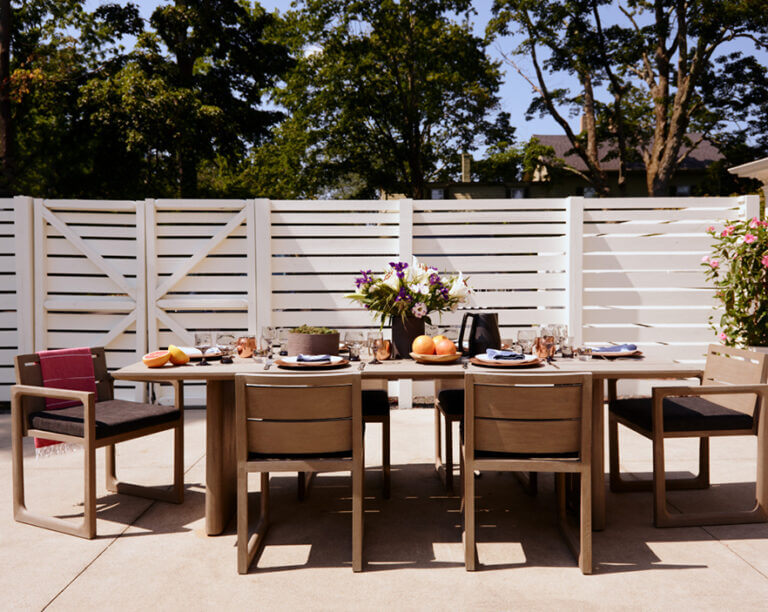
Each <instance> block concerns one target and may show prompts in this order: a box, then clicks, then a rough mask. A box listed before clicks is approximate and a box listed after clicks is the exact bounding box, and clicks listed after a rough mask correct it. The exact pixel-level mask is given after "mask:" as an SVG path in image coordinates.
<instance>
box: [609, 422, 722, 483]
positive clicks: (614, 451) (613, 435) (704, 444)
mask: <svg viewBox="0 0 768 612" xmlns="http://www.w3.org/2000/svg"><path fill="white" fill-rule="evenodd" d="M608 464H609V474H610V487H611V491H613V492H614V493H629V492H634V491H653V488H654V485H653V480H647V479H645V480H629V479H626V478H623V477H622V475H621V467H620V455H619V422H618V421H617V420H616V418H615V417H614V416H613V414H612V413H609V414H608ZM666 487H667V489H668V490H670V491H688V490H691V489H707V488H709V438H699V473H698V474H697V475H696V476H694V477H693V478H668V479H667V483H666Z"/></svg>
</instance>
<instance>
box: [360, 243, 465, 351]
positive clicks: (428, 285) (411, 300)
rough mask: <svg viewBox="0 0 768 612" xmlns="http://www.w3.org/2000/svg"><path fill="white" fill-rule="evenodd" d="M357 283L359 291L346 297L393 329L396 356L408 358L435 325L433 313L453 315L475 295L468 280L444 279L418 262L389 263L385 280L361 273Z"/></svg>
mask: <svg viewBox="0 0 768 612" xmlns="http://www.w3.org/2000/svg"><path fill="white" fill-rule="evenodd" d="M360 272H361V274H362V276H360V277H358V278H356V279H355V285H356V287H357V290H356V291H355V292H354V293H350V294H347V295H346V296H345V297H347V298H348V299H350V300H354V301H355V302H358V303H360V304H362V305H363V306H364V307H365V308H366V309H368V310H370V311H371V312H372V313H374V320H375V319H378V320H379V321H380V323H381V325H382V326H383V325H384V323H385V322H388V323H391V325H392V343H393V344H394V346H395V350H396V353H397V355H399V356H400V357H406V358H407V357H408V356H409V354H410V351H411V343H412V342H413V340H414V338H416V337H417V336H421V335H422V334H424V324H425V323H432V321H431V320H430V316H429V315H430V313H432V312H445V311H454V310H456V309H457V308H458V307H459V304H461V303H463V302H465V301H466V300H467V299H468V297H469V294H470V293H471V292H472V290H471V289H470V287H469V285H468V284H467V279H466V278H464V277H463V276H462V274H461V273H459V274H458V276H450V277H442V276H440V273H439V272H438V271H437V268H431V267H429V266H426V265H424V264H422V263H419V262H418V261H416V258H415V257H414V263H413V265H412V266H409V265H408V264H407V263H405V262H402V261H401V262H390V263H389V266H388V267H387V269H386V270H385V271H384V274H383V275H382V276H375V275H374V274H373V273H372V272H371V271H370V270H361V271H360Z"/></svg>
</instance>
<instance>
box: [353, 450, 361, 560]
mask: <svg viewBox="0 0 768 612" xmlns="http://www.w3.org/2000/svg"><path fill="white" fill-rule="evenodd" d="M360 463H361V464H360V465H355V466H353V468H352V571H353V572H361V571H363V516H364V514H363V477H364V468H363V465H362V462H360Z"/></svg>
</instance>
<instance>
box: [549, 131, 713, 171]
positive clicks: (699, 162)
mask: <svg viewBox="0 0 768 612" xmlns="http://www.w3.org/2000/svg"><path fill="white" fill-rule="evenodd" d="M688 137H689V138H690V139H691V141H692V142H694V143H695V142H697V141H698V140H699V138H701V134H697V133H691V134H688ZM534 138H537V139H538V140H539V142H540V143H541V144H543V145H545V146H549V147H552V148H553V149H554V150H555V155H556V156H557V157H559V158H561V159H564V160H565V162H566V163H567V164H568V165H569V166H570V167H571V168H574V169H576V170H580V171H585V170H586V169H587V165H586V164H585V163H584V161H583V160H582V159H581V157H579V156H578V155H576V154H575V153H573V152H571V149H572V147H571V142H570V141H569V140H568V137H567V136H565V135H555V134H534ZM688 149H689V147H688V146H686V145H685V144H683V145H682V147H681V148H680V153H681V154H682V153H685V152H686V151H687V150H688ZM610 151H611V147H610V146H609V145H608V144H606V143H603V144H601V146H600V148H599V150H598V154H599V157H600V159H601V160H602V159H604V158H605V156H606V155H607V154H608V153H609V152H610ZM722 158H723V156H722V154H721V153H720V151H718V149H717V147H715V145H713V144H712V143H711V142H710V141H709V140H706V139H704V140H702V141H701V142H699V144H698V145H697V146H696V147H695V148H694V150H693V151H691V153H690V155H688V156H687V157H686V158H685V160H683V163H682V164H680V167H679V169H680V170H703V169H704V168H707V167H708V166H710V165H711V164H712V163H713V162H716V161H718V160H720V159H722ZM601 166H602V167H603V169H604V170H608V171H610V170H614V171H618V170H619V158H618V157H613V158H611V159H608V160H605V161H604V162H601ZM644 169H645V164H643V163H642V162H637V163H632V164H629V166H628V170H644Z"/></svg>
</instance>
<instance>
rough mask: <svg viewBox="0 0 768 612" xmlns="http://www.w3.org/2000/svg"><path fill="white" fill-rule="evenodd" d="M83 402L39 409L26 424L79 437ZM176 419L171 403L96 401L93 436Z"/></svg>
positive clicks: (116, 400)
mask: <svg viewBox="0 0 768 612" xmlns="http://www.w3.org/2000/svg"><path fill="white" fill-rule="evenodd" d="M84 413H85V408H84V407H83V405H82V404H81V405H79V406H72V407H71V408H62V409H61V410H41V411H39V412H32V413H30V415H29V427H30V428H31V429H40V430H43V431H50V432H52V433H59V434H65V435H68V436H77V437H80V438H82V437H83V435H84V431H85V426H84V423H83V415H84ZM178 418H179V411H178V410H177V409H176V408H175V407H174V406H157V405H155V404H142V403H140V402H128V401H124V400H118V399H115V400H106V401H103V402H96V438H97V439H100V438H108V437H110V436H114V435H118V434H125V433H129V432H132V431H137V430H139V429H144V428H145V427H152V426H154V425H162V424H163V423H169V422H171V421H175V420H176V419H178Z"/></svg>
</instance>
